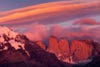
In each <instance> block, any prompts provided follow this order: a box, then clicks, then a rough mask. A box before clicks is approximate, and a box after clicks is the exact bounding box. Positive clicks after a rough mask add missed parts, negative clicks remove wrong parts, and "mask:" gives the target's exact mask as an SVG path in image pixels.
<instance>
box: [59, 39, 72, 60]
mask: <svg viewBox="0 0 100 67" xmlns="http://www.w3.org/2000/svg"><path fill="white" fill-rule="evenodd" d="M58 47H59V50H60V55H61V56H59V58H60V59H61V60H64V59H66V58H69V56H70V47H69V43H68V40H66V39H65V38H61V39H60V41H59V45H58Z"/></svg>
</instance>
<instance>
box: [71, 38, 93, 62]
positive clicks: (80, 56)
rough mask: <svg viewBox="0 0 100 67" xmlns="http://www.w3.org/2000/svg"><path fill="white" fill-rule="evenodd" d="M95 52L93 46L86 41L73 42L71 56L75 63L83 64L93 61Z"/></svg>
mask: <svg viewBox="0 0 100 67" xmlns="http://www.w3.org/2000/svg"><path fill="white" fill-rule="evenodd" d="M92 52H93V46H92V44H88V43H86V41H84V40H73V41H72V44H71V56H72V59H73V61H75V62H81V61H85V60H88V59H91V57H92Z"/></svg>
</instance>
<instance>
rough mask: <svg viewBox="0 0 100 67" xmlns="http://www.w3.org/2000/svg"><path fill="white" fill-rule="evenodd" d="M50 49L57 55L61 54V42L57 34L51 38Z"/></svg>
mask: <svg viewBox="0 0 100 67" xmlns="http://www.w3.org/2000/svg"><path fill="white" fill-rule="evenodd" d="M48 51H49V52H52V53H54V54H55V55H57V56H58V55H59V54H60V50H59V43H58V40H57V38H56V37H55V36H51V37H50V38H49V43H48Z"/></svg>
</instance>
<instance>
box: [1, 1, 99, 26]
mask: <svg viewBox="0 0 100 67" xmlns="http://www.w3.org/2000/svg"><path fill="white" fill-rule="evenodd" d="M98 14H100V2H90V3H71V2H52V3H46V4H40V5H33V6H29V7H25V8H19V9H15V10H10V11H6V12H2V13H0V24H19V25H20V24H28V23H34V22H39V23H43V24H52V23H59V22H64V21H67V20H70V19H74V18H78V17H85V16H91V15H98Z"/></svg>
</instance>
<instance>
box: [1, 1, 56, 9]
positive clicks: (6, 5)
mask: <svg viewBox="0 0 100 67" xmlns="http://www.w3.org/2000/svg"><path fill="white" fill-rule="evenodd" d="M52 1H56V0H0V11H5V10H10V9H15V8H20V7H25V6H29V5H34V4H40V3H46V2H52Z"/></svg>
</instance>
